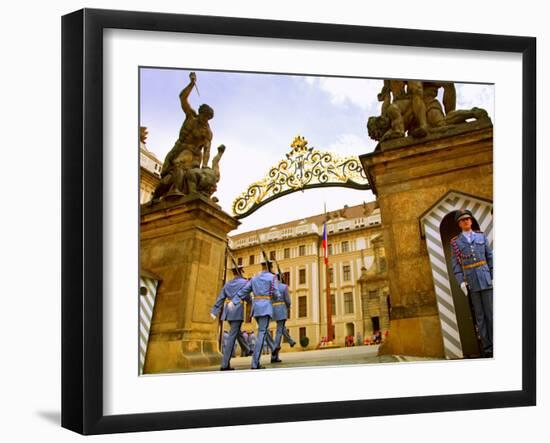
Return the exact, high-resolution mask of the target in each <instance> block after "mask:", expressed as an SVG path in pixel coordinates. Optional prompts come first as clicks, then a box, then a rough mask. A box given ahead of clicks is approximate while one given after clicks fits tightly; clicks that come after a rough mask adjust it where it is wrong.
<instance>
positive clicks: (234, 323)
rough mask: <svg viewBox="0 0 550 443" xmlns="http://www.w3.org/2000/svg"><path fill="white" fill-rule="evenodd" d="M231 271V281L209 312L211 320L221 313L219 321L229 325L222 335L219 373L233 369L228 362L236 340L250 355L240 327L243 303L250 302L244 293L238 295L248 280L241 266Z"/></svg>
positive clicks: (248, 296) (242, 319)
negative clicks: (225, 332) (227, 330)
mask: <svg viewBox="0 0 550 443" xmlns="http://www.w3.org/2000/svg"><path fill="white" fill-rule="evenodd" d="M231 271H232V272H233V279H232V280H230V281H228V282H227V283H226V284H225V285H224V287H223V288H222V290H221V291H220V294H219V295H218V298H217V299H216V302H215V303H214V306H213V307H212V310H211V311H210V316H211V317H212V319H213V320H215V319H216V318H217V316H218V314H219V313H220V311H221V320H222V321H227V322H228V323H229V333H228V334H227V335H225V334H224V341H223V346H222V355H223V356H222V363H221V368H220V370H221V371H228V370H233V369H234V368H232V367H231V366H230V364H229V362H230V360H231V356H232V355H233V350H234V349H235V341H236V340H237V341H238V342H239V345H240V346H241V348H242V349H245V351H246V354H247V355H249V354H250V349H249V347H248V343H247V340H246V339H245V338H244V336H243V333H242V331H241V325H242V323H243V321H244V302H245V301H246V302H250V295H249V294H246V293H244V292H243V293H240V290H241V289H243V288H244V287H245V286H246V285H247V283H248V280H247V279H246V278H244V277H243V267H242V266H238V265H234V266H233V268H232V270H231Z"/></svg>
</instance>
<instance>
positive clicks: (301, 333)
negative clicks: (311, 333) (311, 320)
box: [300, 328, 307, 340]
mask: <svg viewBox="0 0 550 443" xmlns="http://www.w3.org/2000/svg"><path fill="white" fill-rule="evenodd" d="M306 334H307V329H306V328H300V340H301V339H302V338H304V337H307V335H306Z"/></svg>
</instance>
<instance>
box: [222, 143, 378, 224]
mask: <svg viewBox="0 0 550 443" xmlns="http://www.w3.org/2000/svg"><path fill="white" fill-rule="evenodd" d="M307 143H308V142H307V140H306V139H305V138H304V137H301V136H299V135H298V136H297V137H295V138H294V141H293V142H292V144H291V145H290V147H291V148H292V149H291V151H290V152H289V153H287V154H286V159H283V160H281V161H280V162H279V163H278V164H277V166H274V167H272V168H271V169H270V170H269V172H268V173H267V175H266V176H265V177H264V178H262V179H261V180H259V181H257V182H255V183H252V184H251V185H250V186H249V187H248V189H247V190H246V191H245V192H243V193H242V194H241V195H240V196H238V197H237V198H236V199H235V201H234V202H233V207H232V209H233V214H234V215H235V217H236V218H244V217H246V216H248V215H250V214H252V213H253V212H254V211H256V210H257V209H258V208H260V207H261V206H263V205H265V204H267V203H269V202H270V201H272V200H275V199H276V198H279V197H282V196H283V195H287V194H290V193H292V192H296V191H303V190H305V189H311V188H322V187H330V186H338V187H345V188H353V189H370V188H371V187H370V184H369V182H368V180H367V176H366V174H365V171H364V170H363V166H362V165H361V162H360V161H359V157H355V156H352V157H345V158H343V157H340V156H338V155H336V154H334V153H331V152H322V151H318V150H317V149H315V148H313V147H308V146H307Z"/></svg>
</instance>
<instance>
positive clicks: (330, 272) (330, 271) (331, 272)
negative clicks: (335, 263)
mask: <svg viewBox="0 0 550 443" xmlns="http://www.w3.org/2000/svg"><path fill="white" fill-rule="evenodd" d="M328 280H329V282H330V283H334V268H329V269H328Z"/></svg>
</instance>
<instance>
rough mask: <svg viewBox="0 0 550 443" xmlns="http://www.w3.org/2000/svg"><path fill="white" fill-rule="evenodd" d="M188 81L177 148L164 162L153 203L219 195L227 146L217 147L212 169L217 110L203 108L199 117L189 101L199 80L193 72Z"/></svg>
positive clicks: (172, 150)
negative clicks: (170, 197)
mask: <svg viewBox="0 0 550 443" xmlns="http://www.w3.org/2000/svg"><path fill="white" fill-rule="evenodd" d="M189 80H190V82H189V84H188V85H187V86H186V87H185V88H184V89H183V90H182V91H181V93H180V95H179V98H180V103H181V108H182V109H183V112H184V113H185V120H184V122H183V124H182V126H181V129H180V133H179V137H178V139H177V141H176V143H175V144H174V147H173V148H172V149H171V151H170V152H169V153H168V154H167V155H166V158H165V159H164V163H163V165H162V171H161V174H160V175H161V180H160V182H159V184H158V186H157V188H156V189H155V193H154V195H153V200H157V199H159V198H160V197H163V196H164V195H166V194H175V195H189V194H193V193H200V194H202V195H205V196H207V197H210V196H211V195H212V194H213V193H214V192H215V191H216V184H217V182H218V181H219V180H220V169H219V161H220V158H221V156H222V155H223V153H224V152H225V146H224V145H220V146H219V147H218V154H217V155H216V157H215V158H214V159H213V161H212V167H209V166H208V161H209V159H210V146H211V143H212V130H211V129H210V125H209V124H208V121H209V120H210V119H212V118H213V117H214V110H213V109H212V108H211V107H210V106H208V105H206V104H203V105H201V106H200V107H199V112H198V113H197V112H196V111H195V110H194V109H193V108H192V107H191V105H190V104H189V102H188V98H189V95H190V94H191V91H192V90H193V88H194V87H196V81H197V76H196V74H195V73H194V72H191V73H190V74H189ZM214 200H216V201H217V199H214Z"/></svg>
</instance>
